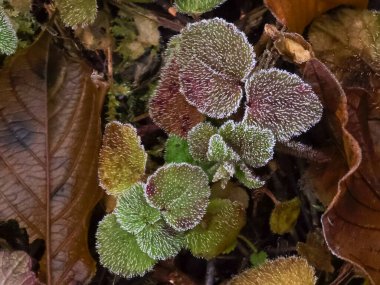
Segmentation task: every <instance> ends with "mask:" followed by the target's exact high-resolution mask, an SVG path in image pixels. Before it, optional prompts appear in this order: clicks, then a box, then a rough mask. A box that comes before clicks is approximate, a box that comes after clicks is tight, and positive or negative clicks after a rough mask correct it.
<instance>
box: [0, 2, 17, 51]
mask: <svg viewBox="0 0 380 285" xmlns="http://www.w3.org/2000/svg"><path fill="white" fill-rule="evenodd" d="M16 48H17V36H16V31H15V30H14V29H13V27H12V24H11V22H10V21H9V18H8V16H7V15H6V14H5V11H4V9H3V7H1V6H0V53H4V54H6V55H10V54H12V53H14V52H15V51H16Z"/></svg>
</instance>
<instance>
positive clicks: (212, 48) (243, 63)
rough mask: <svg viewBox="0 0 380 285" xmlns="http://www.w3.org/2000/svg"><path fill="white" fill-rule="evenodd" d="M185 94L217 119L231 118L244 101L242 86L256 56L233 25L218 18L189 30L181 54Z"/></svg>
mask: <svg viewBox="0 0 380 285" xmlns="http://www.w3.org/2000/svg"><path fill="white" fill-rule="evenodd" d="M177 61H178V64H179V66H180V72H179V74H180V76H179V78H180V85H181V92H182V93H183V95H184V96H185V97H186V99H187V101H188V102H189V103H190V104H192V105H193V106H195V107H197V109H198V110H199V111H200V112H202V113H204V114H206V115H207V116H209V117H213V118H224V117H227V116H229V115H231V114H232V113H233V112H235V111H236V109H237V108H238V106H239V103H240V100H241V98H242V89H241V87H240V82H241V81H243V80H245V78H246V77H247V76H248V74H249V72H250V71H251V70H252V68H253V66H254V64H255V53H254V51H253V48H252V46H251V45H250V44H249V43H248V40H247V38H246V37H245V35H244V34H243V33H242V32H240V31H239V30H238V29H237V28H236V27H235V26H234V25H233V24H230V23H227V22H226V21H224V20H222V19H219V18H214V19H211V20H202V21H200V22H196V23H194V24H190V25H188V26H186V27H185V28H184V29H183V30H182V31H181V41H180V44H179V49H178V53H177Z"/></svg>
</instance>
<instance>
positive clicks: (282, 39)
mask: <svg viewBox="0 0 380 285" xmlns="http://www.w3.org/2000/svg"><path fill="white" fill-rule="evenodd" d="M264 33H265V34H266V35H268V36H269V37H270V38H271V39H272V40H273V44H274V46H275V48H276V49H277V51H278V52H279V53H280V54H281V55H283V56H284V58H285V59H286V60H288V61H290V62H294V63H296V64H302V63H304V62H306V61H308V60H310V59H311V58H313V57H314V52H313V49H312V47H311V45H310V44H309V43H308V42H307V41H306V40H305V39H304V38H303V37H302V36H301V35H300V34H297V33H286V32H282V31H279V30H278V29H277V28H276V26H274V25H270V24H266V25H265V27H264Z"/></svg>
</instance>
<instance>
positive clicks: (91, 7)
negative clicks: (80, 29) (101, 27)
mask: <svg viewBox="0 0 380 285" xmlns="http://www.w3.org/2000/svg"><path fill="white" fill-rule="evenodd" d="M56 3H57V7H58V9H59V11H60V13H61V17H62V20H63V22H64V23H65V25H67V26H76V25H88V24H91V23H92V22H94V20H95V18H96V13H97V5H96V0H81V1H76V0H56Z"/></svg>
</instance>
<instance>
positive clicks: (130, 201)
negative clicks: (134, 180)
mask: <svg viewBox="0 0 380 285" xmlns="http://www.w3.org/2000/svg"><path fill="white" fill-rule="evenodd" d="M115 216H116V218H117V221H118V223H119V224H120V227H121V228H122V229H123V230H126V231H127V232H130V233H132V234H138V233H140V232H141V231H143V230H144V229H145V228H146V227H147V226H149V225H152V224H155V223H156V222H157V221H159V220H160V219H161V213H160V211H159V210H157V209H156V208H153V207H151V206H150V205H149V204H148V203H147V201H146V199H145V196H144V185H143V184H141V183H138V184H135V185H133V186H132V187H131V188H130V189H129V190H128V191H126V192H125V193H123V194H122V195H121V196H119V198H118V199H117V205H116V209H115Z"/></svg>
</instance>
